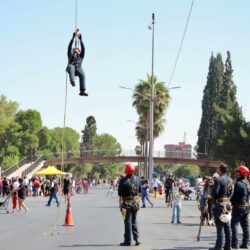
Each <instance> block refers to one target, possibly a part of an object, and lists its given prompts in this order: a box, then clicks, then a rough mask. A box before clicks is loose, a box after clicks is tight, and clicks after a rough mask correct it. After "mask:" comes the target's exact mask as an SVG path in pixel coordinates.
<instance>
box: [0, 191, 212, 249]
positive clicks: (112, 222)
mask: <svg viewBox="0 0 250 250" xmlns="http://www.w3.org/2000/svg"><path fill="white" fill-rule="evenodd" d="M107 192H108V189H98V188H93V189H91V190H90V193H89V194H76V195H74V196H73V199H72V213H73V222H74V226H72V227H65V226H63V224H64V220H65V215H66V203H65V201H64V198H63V197H62V198H61V206H60V207H59V208H57V206H56V203H55V202H53V203H52V205H51V207H46V206H45V204H46V203H47V200H48V198H47V197H37V198H33V197H32V198H27V199H26V202H25V203H26V205H27V206H28V207H29V211H28V212H26V213H25V212H22V213H19V214H5V212H4V211H2V210H0V222H1V224H0V225H1V226H0V242H1V244H0V249H1V250H13V249H20V250H45V249H48V250H54V249H69V250H70V249H74V250H78V249H83V250H94V249H97V250H112V249H121V250H122V249H138V250H141V249H143V250H170V249H171V250H175V249H178V250H199V249H200V250H202V249H208V248H209V247H212V246H213V245H214V242H215V232H216V231H215V227H209V226H204V227H202V233H201V240H200V242H197V232H198V227H199V211H198V209H197V206H196V202H195V201H194V200H193V201H184V202H183V207H182V210H181V222H182V223H181V224H171V208H167V207H166V204H165V203H164V199H163V198H162V199H161V198H157V199H154V198H152V201H153V202H154V208H151V207H150V206H148V207H147V208H142V209H140V211H139V213H138V224H139V232H140V242H141V245H140V246H137V247H136V246H131V247H120V246H119V243H120V242H122V241H123V233H124V223H123V220H122V216H121V214H120V211H119V208H118V197H117V195H116V197H113V198H111V197H108V198H106V194H107ZM10 205H11V204H10ZM9 209H10V210H11V207H9Z"/></svg>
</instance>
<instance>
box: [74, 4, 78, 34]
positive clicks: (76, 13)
mask: <svg viewBox="0 0 250 250" xmlns="http://www.w3.org/2000/svg"><path fill="white" fill-rule="evenodd" d="M77 15H78V12H77V0H75V30H76V29H77Z"/></svg>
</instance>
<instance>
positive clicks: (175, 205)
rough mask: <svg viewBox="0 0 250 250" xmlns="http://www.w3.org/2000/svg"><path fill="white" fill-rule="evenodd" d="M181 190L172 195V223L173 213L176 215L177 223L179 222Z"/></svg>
mask: <svg viewBox="0 0 250 250" xmlns="http://www.w3.org/2000/svg"><path fill="white" fill-rule="evenodd" d="M181 195H182V193H181V192H176V194H175V195H174V199H173V202H172V206H173V210H172V221H171V223H174V219H175V215H176V217H177V224H180V223H181V222H180V214H181Z"/></svg>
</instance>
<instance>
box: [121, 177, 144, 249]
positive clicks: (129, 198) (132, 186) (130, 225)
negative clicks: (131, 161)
mask: <svg viewBox="0 0 250 250" xmlns="http://www.w3.org/2000/svg"><path fill="white" fill-rule="evenodd" d="M140 192H141V184H140V180H139V178H138V177H136V176H134V175H132V176H129V175H127V176H126V177H125V178H123V179H121V181H120V183H119V187H118V195H119V196H120V197H121V208H123V209H126V216H125V220H124V224H125V234H124V243H125V244H127V245H130V244H131V233H132V234H133V238H134V241H136V242H138V239H139V233H138V228H137V221H136V216H137V211H138V210H139V208H140V204H136V203H137V201H138V199H137V198H139V197H138V194H139V193H140Z"/></svg>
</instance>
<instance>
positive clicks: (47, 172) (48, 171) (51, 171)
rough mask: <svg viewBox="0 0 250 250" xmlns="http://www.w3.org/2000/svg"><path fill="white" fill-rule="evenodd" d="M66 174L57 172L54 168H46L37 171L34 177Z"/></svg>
mask: <svg viewBox="0 0 250 250" xmlns="http://www.w3.org/2000/svg"><path fill="white" fill-rule="evenodd" d="M66 174H67V173H65V172H62V171H60V170H58V169H57V168H56V167H54V166H48V167H47V168H45V169H43V170H41V171H39V172H37V173H36V175H66Z"/></svg>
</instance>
